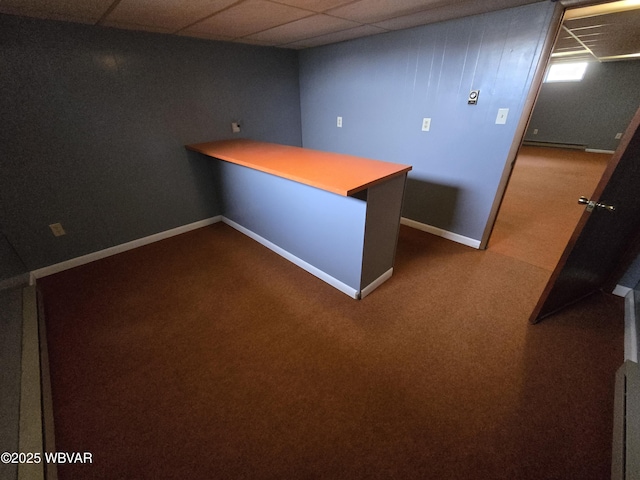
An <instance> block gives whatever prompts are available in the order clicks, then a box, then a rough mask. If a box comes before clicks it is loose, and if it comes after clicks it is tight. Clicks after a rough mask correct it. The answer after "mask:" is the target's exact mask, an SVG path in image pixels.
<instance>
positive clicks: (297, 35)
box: [246, 14, 359, 45]
mask: <svg viewBox="0 0 640 480" xmlns="http://www.w3.org/2000/svg"><path fill="white" fill-rule="evenodd" d="M357 26H359V25H358V24H357V23H356V22H351V21H349V20H344V19H342V18H336V17H330V16H329V15H323V14H317V15H314V16H312V17H307V18H303V19H302V20H297V21H295V22H291V23H287V24H286V25H281V26H279V27H275V28H272V29H270V30H267V31H264V32H260V33H256V34H254V35H250V36H248V37H246V38H247V39H253V40H259V41H266V42H273V43H274V44H278V45H284V44H288V43H293V42H297V41H299V40H302V39H305V38H309V37H315V36H318V35H324V34H327V33H333V32H337V31H340V30H347V29H349V28H354V27H357Z"/></svg>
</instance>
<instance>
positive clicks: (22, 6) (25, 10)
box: [0, 0, 113, 23]
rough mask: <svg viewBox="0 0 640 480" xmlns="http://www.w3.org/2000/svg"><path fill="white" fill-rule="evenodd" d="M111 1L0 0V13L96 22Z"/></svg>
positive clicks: (107, 8)
mask: <svg viewBox="0 0 640 480" xmlns="http://www.w3.org/2000/svg"><path fill="white" fill-rule="evenodd" d="M112 3H113V0H47V1H43V0H0V11H2V12H5V13H12V14H14V15H26V16H33V17H38V18H49V19H52V20H57V19H69V20H73V19H80V20H82V21H84V22H92V23H93V22H97V21H98V20H100V18H101V17H102V15H104V14H105V13H106V12H107V10H109V7H111V4H112Z"/></svg>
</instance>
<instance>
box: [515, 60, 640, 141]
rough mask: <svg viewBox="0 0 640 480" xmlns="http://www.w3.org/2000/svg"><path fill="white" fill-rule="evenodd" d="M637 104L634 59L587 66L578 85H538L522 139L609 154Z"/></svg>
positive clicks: (638, 67) (638, 65) (639, 83)
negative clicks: (607, 152)
mask: <svg viewBox="0 0 640 480" xmlns="http://www.w3.org/2000/svg"><path fill="white" fill-rule="evenodd" d="M638 105H640V61H639V60H632V61H624V62H608V63H598V62H591V63H589V66H588V67H587V71H586V73H585V76H584V78H583V79H582V81H581V82H558V83H544V84H543V85H542V88H541V90H540V95H539V96H538V100H537V102H536V105H535V108H534V110H533V115H532V116H531V121H530V123H529V128H528V129H527V134H526V135H525V140H527V141H535V142H551V143H563V144H574V145H584V146H586V147H587V148H593V149H600V150H615V149H616V148H618V143H619V142H620V140H616V138H615V136H616V134H617V133H622V132H624V131H625V129H626V128H627V125H629V122H630V121H631V119H632V118H633V114H634V113H635V112H636V110H637V109H638ZM534 129H538V133H537V134H536V135H534V134H533V131H534Z"/></svg>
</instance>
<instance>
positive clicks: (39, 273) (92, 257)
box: [30, 215, 222, 285]
mask: <svg viewBox="0 0 640 480" xmlns="http://www.w3.org/2000/svg"><path fill="white" fill-rule="evenodd" d="M220 221H222V215H218V216H216V217H210V218H206V219H204V220H200V221H198V222H194V223H190V224H188V225H182V226H181V227H177V228H172V229H171V230H166V231H164V232H160V233H156V234H154V235H149V236H148V237H144V238H139V239H137V240H133V241H131V242H127V243H122V244H120V245H116V246H114V247H109V248H105V249H104V250H99V251H97V252H93V253H89V254H87V255H83V256H81V257H76V258H72V259H71V260H66V261H64V262H60V263H56V264H54V265H50V266H48V267H44V268H39V269H38V270H33V271H32V272H31V278H30V283H31V284H32V285H33V284H34V283H35V280H36V279H38V278H42V277H46V276H47V275H53V274H54V273H59V272H62V271H64V270H68V269H70V268H74V267H79V266H80V265H85V264H87V263H91V262H95V261H96V260H100V259H102V258H106V257H110V256H112V255H116V254H118V253H122V252H126V251H127V250H133V249H134V248H138V247H142V246H144V245H149V244H150V243H154V242H158V241H160V240H164V239H166V238H170V237H173V236H175V235H180V234H181V233H186V232H190V231H191V230H195V229H197V228H202V227H206V226H207V225H212V224H214V223H218V222H220Z"/></svg>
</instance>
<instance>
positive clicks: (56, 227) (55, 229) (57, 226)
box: [49, 223, 67, 237]
mask: <svg viewBox="0 0 640 480" xmlns="http://www.w3.org/2000/svg"><path fill="white" fill-rule="evenodd" d="M49 228H50V229H51V232H52V233H53V235H54V236H56V237H61V236H62V235H66V234H67V232H65V231H64V228H62V224H61V223H52V224H51V225H49Z"/></svg>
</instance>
